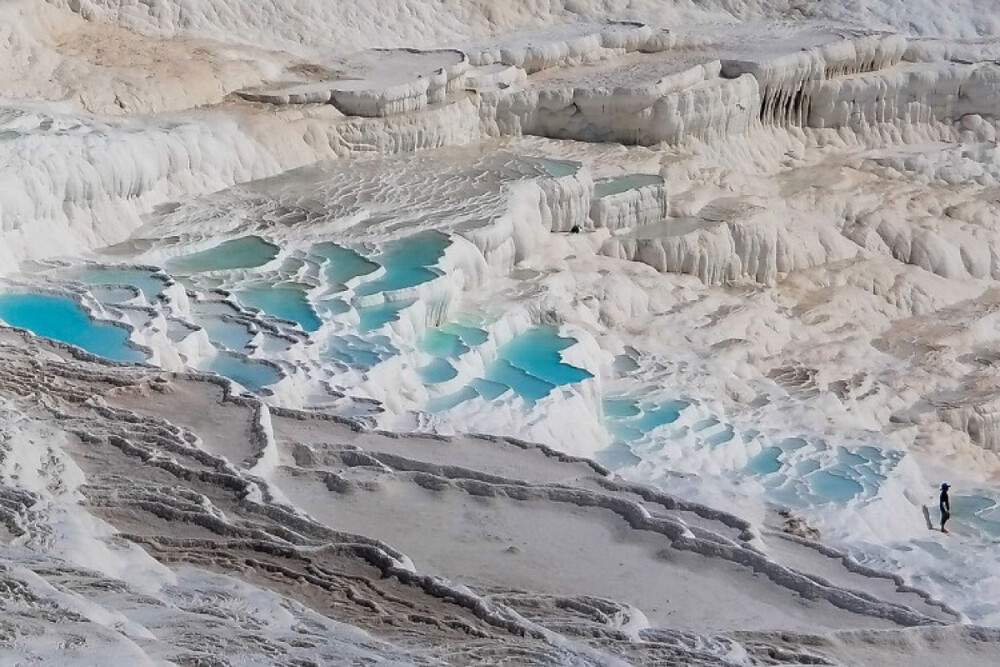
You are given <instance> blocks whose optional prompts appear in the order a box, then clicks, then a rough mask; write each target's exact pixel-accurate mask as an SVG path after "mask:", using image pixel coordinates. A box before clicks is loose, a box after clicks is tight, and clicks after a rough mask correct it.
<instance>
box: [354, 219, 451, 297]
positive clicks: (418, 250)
mask: <svg viewBox="0 0 1000 667" xmlns="http://www.w3.org/2000/svg"><path fill="white" fill-rule="evenodd" d="M449 243H450V241H449V240H448V237H447V236H446V235H445V234H442V233H440V232H433V231H432V232H421V233H419V234H414V235H413V236H409V237H407V238H405V239H400V240H398V241H393V242H392V243H390V244H388V246H386V248H385V250H384V252H383V253H382V254H381V255H379V256H378V257H376V258H375V261H377V262H378V263H379V264H381V265H382V266H383V267H384V268H385V273H383V274H382V275H380V276H378V277H377V278H375V279H373V280H370V281H368V282H365V283H361V284H360V285H359V286H358V289H357V292H356V293H357V294H358V295H359V296H367V295H371V294H378V293H380V292H388V291H393V290H400V289H406V288H407V287H416V286H417V285H421V284H423V283H425V282H427V281H429V280H433V279H434V278H437V277H438V276H440V275H441V272H440V271H439V270H438V269H436V268H434V265H435V264H437V263H438V261H439V260H440V259H441V257H442V256H444V251H445V248H447V247H448V244H449Z"/></svg>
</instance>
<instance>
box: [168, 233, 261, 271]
mask: <svg viewBox="0 0 1000 667" xmlns="http://www.w3.org/2000/svg"><path fill="white" fill-rule="evenodd" d="M277 256H278V246H276V245H274V244H272V243H268V242H267V241H265V240H264V239H262V238H260V237H259V236H244V237H242V238H238V239H233V240H231V241H225V242H223V243H220V244H219V245H217V246H214V247H212V248H209V249H208V250H201V251H199V252H195V253H191V254H190V255H181V256H180V257H174V258H173V259H171V260H169V261H168V262H167V266H169V267H170V269H171V270H172V271H177V272H178V273H189V274H190V273H202V272H205V271H225V270H232V269H253V268H256V267H258V266H263V265H264V264H267V263H268V262H270V261H271V260H272V259H274V258H275V257H277Z"/></svg>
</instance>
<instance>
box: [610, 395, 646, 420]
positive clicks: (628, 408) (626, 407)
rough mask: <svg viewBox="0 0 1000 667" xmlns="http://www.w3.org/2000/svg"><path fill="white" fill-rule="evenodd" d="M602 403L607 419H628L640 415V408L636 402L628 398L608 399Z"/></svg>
mask: <svg viewBox="0 0 1000 667" xmlns="http://www.w3.org/2000/svg"><path fill="white" fill-rule="evenodd" d="M602 403H603V408H604V416H605V417H610V418H612V419H614V418H626V417H635V416H637V415H638V414H639V406H638V405H637V404H636V402H635V401H633V400H630V399H627V398H606V399H604V401H603V402H602Z"/></svg>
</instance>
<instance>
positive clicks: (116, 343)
mask: <svg viewBox="0 0 1000 667" xmlns="http://www.w3.org/2000/svg"><path fill="white" fill-rule="evenodd" d="M0 319H2V320H3V321H5V322H7V324H9V325H11V326H15V327H20V328H22V329H27V330H29V331H31V332H32V333H34V334H35V335H38V336H43V337H45V338H51V339H53V340H58V341H61V342H63V343H69V344H70V345H76V346H77V347H79V348H82V349H84V350H86V351H87V352H90V353H91V354H94V355H97V356H99V357H104V358H105V359H111V360H112V361H127V362H139V361H145V360H146V355H145V354H143V353H142V352H140V351H139V350H137V349H135V348H133V347H130V346H129V345H128V343H127V341H128V332H127V331H126V330H125V329H123V328H122V327H119V326H115V325H113V324H110V323H107V322H100V321H95V320H92V319H91V318H90V317H89V316H88V315H87V313H86V311H85V310H84V309H83V307H82V306H81V305H80V304H78V303H77V302H76V301H74V300H73V299H71V298H70V297H68V296H59V295H55V294H36V293H21V294H18V293H12V294H0Z"/></svg>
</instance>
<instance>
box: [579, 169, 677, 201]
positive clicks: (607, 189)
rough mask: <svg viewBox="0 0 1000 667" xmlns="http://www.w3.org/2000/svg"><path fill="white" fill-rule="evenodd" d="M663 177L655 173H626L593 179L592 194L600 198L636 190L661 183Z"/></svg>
mask: <svg viewBox="0 0 1000 667" xmlns="http://www.w3.org/2000/svg"><path fill="white" fill-rule="evenodd" d="M663 183H664V181H663V177H662V176H657V175H655V174H628V175H626V176H616V177H614V178H604V179H601V180H598V181H594V196H595V197H597V198H598V199H600V198H601V197H608V196H611V195H618V194H621V193H623V192H628V191H629V190H637V189H639V188H644V187H647V186H650V185H663Z"/></svg>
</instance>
